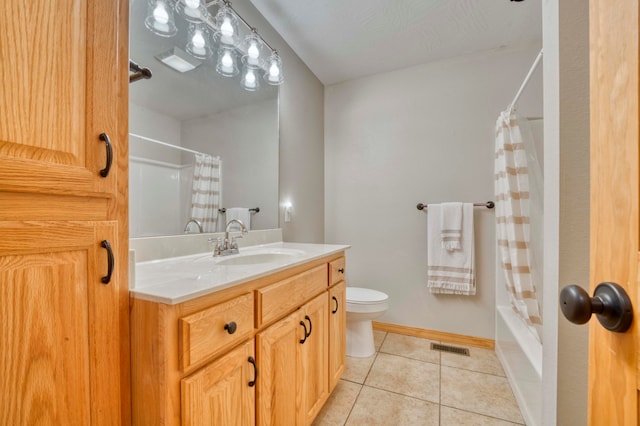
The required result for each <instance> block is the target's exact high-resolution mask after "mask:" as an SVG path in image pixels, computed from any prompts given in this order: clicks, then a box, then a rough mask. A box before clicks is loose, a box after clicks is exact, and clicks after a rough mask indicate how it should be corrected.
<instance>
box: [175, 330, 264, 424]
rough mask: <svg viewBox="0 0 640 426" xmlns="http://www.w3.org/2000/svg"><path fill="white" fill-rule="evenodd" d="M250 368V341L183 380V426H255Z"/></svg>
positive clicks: (253, 384)
mask: <svg viewBox="0 0 640 426" xmlns="http://www.w3.org/2000/svg"><path fill="white" fill-rule="evenodd" d="M251 361H253V364H252V362H251ZM254 365H255V351H254V344H253V340H250V341H248V342H246V343H244V344H243V345H241V346H239V347H237V348H236V349H234V350H232V351H231V352H229V353H227V354H226V355H224V356H223V357H222V358H220V359H218V360H216V361H214V362H212V363H211V364H209V365H207V366H205V367H203V368H201V369H200V370H198V371H197V372H196V373H194V374H192V375H191V376H189V377H187V378H185V379H183V380H182V424H183V426H195V425H202V426H210V425H225V426H234V425H235V426H249V425H253V424H255V403H256V391H255V389H256V388H255V383H256V378H255V374H256V371H257V370H256V369H255V368H254Z"/></svg>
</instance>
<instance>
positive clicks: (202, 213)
mask: <svg viewBox="0 0 640 426" xmlns="http://www.w3.org/2000/svg"><path fill="white" fill-rule="evenodd" d="M220 164H221V161H220V158H219V157H212V156H210V155H206V154H196V161H195V165H194V167H193V187H192V190H191V217H192V218H193V219H196V220H197V221H199V222H200V223H201V224H202V229H203V232H215V231H216V224H217V222H218V208H219V207H220V191H221V182H220Z"/></svg>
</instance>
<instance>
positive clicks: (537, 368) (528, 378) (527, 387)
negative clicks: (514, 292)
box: [495, 305, 542, 426]
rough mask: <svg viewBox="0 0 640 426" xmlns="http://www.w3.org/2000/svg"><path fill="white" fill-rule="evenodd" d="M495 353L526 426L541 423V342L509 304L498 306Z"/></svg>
mask: <svg viewBox="0 0 640 426" xmlns="http://www.w3.org/2000/svg"><path fill="white" fill-rule="evenodd" d="M495 350H496V354H497V356H498V359H499V360H500V363H501V364H502V367H503V368H504V371H505V373H506V375H507V379H508V380H509V383H510V385H511V389H513V393H514V395H515V397H516V400H517V401H518V405H519V407H520V411H521V412H522V417H523V418H524V421H525V423H526V424H527V425H528V426H540V425H541V424H542V423H541V422H542V344H541V343H540V342H539V341H538V340H537V339H536V338H535V337H534V336H533V334H531V332H530V331H529V330H528V328H527V327H526V325H525V324H524V322H523V321H522V320H521V319H520V318H519V317H518V315H517V314H516V313H515V312H514V311H513V310H512V309H511V306H508V305H507V306H504V305H502V306H498V307H497V315H496V348H495Z"/></svg>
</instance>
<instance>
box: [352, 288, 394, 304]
mask: <svg viewBox="0 0 640 426" xmlns="http://www.w3.org/2000/svg"><path fill="white" fill-rule="evenodd" d="M388 298H389V296H387V295H386V294H385V293H383V292H381V291H378V290H372V289H370V288H361V287H347V302H349V303H375V302H384V301H385V300H387V299H388Z"/></svg>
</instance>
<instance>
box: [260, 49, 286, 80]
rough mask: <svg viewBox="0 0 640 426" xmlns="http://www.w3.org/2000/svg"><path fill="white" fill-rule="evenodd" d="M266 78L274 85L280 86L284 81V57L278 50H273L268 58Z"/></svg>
mask: <svg viewBox="0 0 640 426" xmlns="http://www.w3.org/2000/svg"><path fill="white" fill-rule="evenodd" d="M264 80H265V81H266V82H267V83H268V84H271V85H272V86H279V85H281V84H282V83H283V82H284V75H283V74H282V59H280V55H278V52H273V53H272V54H271V56H269V58H268V59H267V64H266V71H265V73H264Z"/></svg>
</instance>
